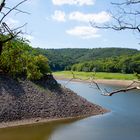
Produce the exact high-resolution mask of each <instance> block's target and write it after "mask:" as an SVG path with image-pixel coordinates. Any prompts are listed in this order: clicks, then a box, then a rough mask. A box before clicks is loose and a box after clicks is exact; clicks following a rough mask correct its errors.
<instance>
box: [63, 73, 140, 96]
mask: <svg viewBox="0 0 140 140" xmlns="http://www.w3.org/2000/svg"><path fill="white" fill-rule="evenodd" d="M71 73H72V78H71V79H70V80H69V81H67V83H66V84H65V85H64V86H66V85H67V84H69V83H70V82H71V81H72V80H82V81H88V82H89V85H90V86H91V87H92V88H93V87H94V86H96V87H97V89H98V90H99V91H100V93H101V95H103V96H112V95H114V94H117V93H122V92H128V91H131V90H140V81H133V82H132V83H131V84H130V85H128V86H127V87H124V88H121V89H117V90H114V91H111V92H109V91H108V90H107V89H102V88H101V86H100V85H99V83H97V82H96V80H95V74H96V73H95V72H94V74H93V75H92V76H91V77H89V78H88V79H85V80H83V79H81V78H78V77H76V75H75V74H74V72H73V71H72V72H71Z"/></svg>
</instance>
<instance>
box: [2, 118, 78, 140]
mask: <svg viewBox="0 0 140 140" xmlns="http://www.w3.org/2000/svg"><path fill="white" fill-rule="evenodd" d="M75 121H76V120H65V121H54V122H48V123H42V124H34V125H26V126H18V127H11V128H4V129H0V140H52V139H53V138H52V133H54V132H55V130H56V129H59V128H61V127H62V126H63V127H64V126H65V125H68V124H69V123H73V122H75Z"/></svg>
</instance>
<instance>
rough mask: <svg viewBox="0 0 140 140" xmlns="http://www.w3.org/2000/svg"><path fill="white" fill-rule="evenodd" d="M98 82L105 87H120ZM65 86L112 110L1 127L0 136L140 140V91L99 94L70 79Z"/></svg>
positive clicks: (41, 139) (8, 139)
mask: <svg viewBox="0 0 140 140" xmlns="http://www.w3.org/2000/svg"><path fill="white" fill-rule="evenodd" d="M59 82H61V83H62V84H63V83H65V81H59ZM101 86H102V87H105V88H107V89H108V90H112V89H116V88H119V87H116V86H107V85H101ZM67 87H69V88H71V89H72V90H74V91H75V92H77V93H78V94H79V95H80V96H83V97H85V98H86V99H87V100H89V101H91V102H93V103H96V104H99V105H101V106H103V107H105V108H107V109H109V110H111V112H110V113H107V114H105V115H99V116H93V117H89V118H86V119H82V120H78V121H76V120H75V121H74V120H73V121H63V122H62V121H60V122H59V121H58V122H53V123H51V122H50V123H44V124H39V125H29V126H22V127H15V128H6V129H0V140H124V139H127V140H140V93H139V91H131V92H127V93H123V94H115V95H114V96H112V97H108V96H102V95H100V92H99V91H98V90H97V89H95V88H90V86H89V85H88V84H86V83H77V82H71V83H70V84H68V85H67Z"/></svg>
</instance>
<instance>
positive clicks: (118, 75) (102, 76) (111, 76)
mask: <svg viewBox="0 0 140 140" xmlns="http://www.w3.org/2000/svg"><path fill="white" fill-rule="evenodd" d="M73 73H74V75H75V77H76V78H80V79H87V78H89V77H91V76H92V75H93V74H94V73H93V72H73ZM53 75H54V76H59V77H63V78H72V77H73V75H72V73H71V71H59V72H54V73H53ZM95 78H96V79H117V80H134V79H136V77H135V76H134V74H123V73H106V72H97V73H96V74H95Z"/></svg>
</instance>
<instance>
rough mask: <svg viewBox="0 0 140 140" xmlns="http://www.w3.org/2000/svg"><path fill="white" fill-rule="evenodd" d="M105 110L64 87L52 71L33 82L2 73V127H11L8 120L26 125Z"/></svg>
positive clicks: (84, 115)
mask: <svg viewBox="0 0 140 140" xmlns="http://www.w3.org/2000/svg"><path fill="white" fill-rule="evenodd" d="M106 112H108V111H107V110H106V109H104V108H102V107H100V106H98V105H95V104H92V103H90V102H88V101H87V100H86V99H84V98H82V97H80V96H78V95H77V94H76V93H74V92H73V91H71V90H70V89H67V88H63V87H61V85H59V84H58V83H57V82H56V80H55V79H54V78H53V76H51V75H49V76H47V77H45V78H43V79H41V80H39V81H34V82H33V81H28V80H25V79H18V80H17V79H16V80H14V79H13V78H11V77H9V76H7V75H4V74H0V127H8V123H9V126H15V125H16V124H17V125H20V122H21V124H22V125H23V124H28V123H29V122H30V123H33V122H41V120H45V121H47V120H56V119H57V120H58V119H65V118H76V117H87V116H91V115H99V114H103V113H106ZM24 120H26V121H25V123H24ZM27 120H31V121H27ZM12 122H13V125H12V124H11V123H12ZM15 122H19V123H15ZM14 124H15V125H14Z"/></svg>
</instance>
